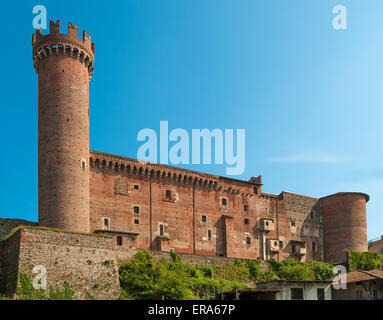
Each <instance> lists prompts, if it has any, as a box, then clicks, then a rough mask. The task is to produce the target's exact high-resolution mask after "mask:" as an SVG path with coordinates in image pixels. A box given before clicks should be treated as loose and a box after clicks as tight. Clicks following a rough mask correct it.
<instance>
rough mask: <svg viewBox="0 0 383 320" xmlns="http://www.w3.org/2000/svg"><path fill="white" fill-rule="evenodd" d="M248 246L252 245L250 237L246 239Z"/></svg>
mask: <svg viewBox="0 0 383 320" xmlns="http://www.w3.org/2000/svg"><path fill="white" fill-rule="evenodd" d="M246 244H247V245H248V246H249V245H250V237H246Z"/></svg>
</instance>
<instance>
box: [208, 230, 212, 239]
mask: <svg viewBox="0 0 383 320" xmlns="http://www.w3.org/2000/svg"><path fill="white" fill-rule="evenodd" d="M207 238H208V239H209V240H211V230H207Z"/></svg>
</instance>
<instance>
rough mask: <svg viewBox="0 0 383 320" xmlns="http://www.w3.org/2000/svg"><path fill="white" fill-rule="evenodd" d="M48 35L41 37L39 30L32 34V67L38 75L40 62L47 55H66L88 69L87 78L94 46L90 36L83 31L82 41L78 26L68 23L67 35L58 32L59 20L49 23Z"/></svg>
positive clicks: (90, 72)
mask: <svg viewBox="0 0 383 320" xmlns="http://www.w3.org/2000/svg"><path fill="white" fill-rule="evenodd" d="M49 29H50V33H49V34H47V35H43V34H42V32H41V30H40V29H36V33H34V34H32V47H33V49H32V50H33V65H34V67H35V70H36V72H37V73H38V66H39V64H40V62H41V60H42V59H43V58H44V57H46V56H48V55H59V54H63V55H67V56H69V57H72V58H74V59H78V60H79V61H80V62H81V63H84V65H85V67H86V68H88V71H89V78H91V77H92V75H93V71H94V53H95V45H94V43H92V38H91V36H90V35H89V34H88V33H87V32H86V31H85V30H84V31H83V33H82V40H81V39H79V37H78V25H72V23H70V22H68V33H67V34H64V33H61V32H60V20H57V21H56V22H54V21H50V24H49Z"/></svg>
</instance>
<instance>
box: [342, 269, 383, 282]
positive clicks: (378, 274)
mask: <svg viewBox="0 0 383 320" xmlns="http://www.w3.org/2000/svg"><path fill="white" fill-rule="evenodd" d="M379 279H382V280H383V270H380V269H375V270H370V271H363V270H355V271H352V272H349V273H347V283H352V282H359V281H369V280H379Z"/></svg>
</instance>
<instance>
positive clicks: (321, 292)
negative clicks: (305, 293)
mask: <svg viewBox="0 0 383 320" xmlns="http://www.w3.org/2000/svg"><path fill="white" fill-rule="evenodd" d="M317 299H318V300H324V289H323V288H318V289H317Z"/></svg>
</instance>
